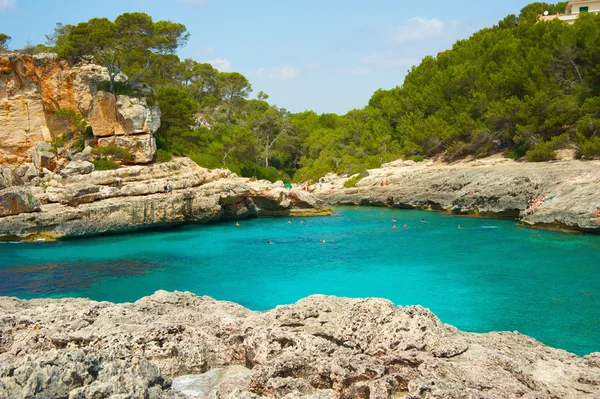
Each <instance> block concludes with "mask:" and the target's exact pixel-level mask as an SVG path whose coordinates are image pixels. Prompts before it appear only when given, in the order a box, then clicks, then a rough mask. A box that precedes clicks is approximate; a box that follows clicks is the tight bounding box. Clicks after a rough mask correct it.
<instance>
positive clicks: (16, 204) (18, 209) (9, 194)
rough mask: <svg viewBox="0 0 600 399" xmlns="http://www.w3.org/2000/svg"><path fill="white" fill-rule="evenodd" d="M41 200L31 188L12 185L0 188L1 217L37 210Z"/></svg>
mask: <svg viewBox="0 0 600 399" xmlns="http://www.w3.org/2000/svg"><path fill="white" fill-rule="evenodd" d="M40 210H41V206H40V202H39V201H38V200H37V199H36V197H35V196H34V194H33V193H32V192H31V190H29V189H25V188H20V187H11V188H7V189H4V190H0V217H2V216H10V215H18V214H25V213H30V212H37V211H40Z"/></svg>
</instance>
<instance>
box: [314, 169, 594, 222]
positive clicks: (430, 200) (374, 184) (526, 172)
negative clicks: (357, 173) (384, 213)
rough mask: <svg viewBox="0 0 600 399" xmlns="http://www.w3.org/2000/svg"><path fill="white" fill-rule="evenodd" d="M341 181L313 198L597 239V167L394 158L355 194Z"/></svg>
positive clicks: (373, 172) (332, 179) (331, 180)
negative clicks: (510, 222) (513, 222)
mask: <svg viewBox="0 0 600 399" xmlns="http://www.w3.org/2000/svg"><path fill="white" fill-rule="evenodd" d="M346 180H347V178H336V177H330V178H329V179H327V180H326V181H327V183H326V184H323V185H322V187H320V188H319V189H318V190H317V191H316V192H315V195H316V196H317V197H318V198H319V199H321V200H323V201H325V202H327V203H329V204H332V205H376V206H389V207H395V208H403V209H429V210H436V211H442V212H449V213H453V214H457V215H469V216H480V217H492V218H509V219H518V220H521V221H522V222H523V224H525V225H528V226H535V227H542V228H550V229H562V230H571V231H584V232H591V233H600V218H596V217H595V212H596V209H597V207H600V197H599V196H598V193H600V162H599V161H576V160H571V161H556V162H544V163H528V162H515V161H512V160H509V159H505V158H496V159H487V160H475V161H467V162H461V163H457V164H454V165H443V164H440V163H434V162H430V163H425V162H423V163H415V162H412V161H402V160H400V161H397V162H392V163H390V164H386V165H384V166H383V167H382V168H380V169H372V170H369V171H368V176H366V177H365V178H363V179H361V180H360V181H359V182H358V183H357V184H356V187H354V188H344V187H343V184H344V182H345V181H346ZM382 182H387V183H389V185H386V186H382V185H381V183H382ZM332 187H333V189H332ZM542 195H543V196H544V197H545V198H546V199H548V201H546V202H545V203H543V204H542V205H541V206H539V207H538V208H537V209H536V210H535V212H534V213H529V212H527V203H528V201H529V200H530V199H531V198H532V197H540V196H542Z"/></svg>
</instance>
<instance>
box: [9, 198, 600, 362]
mask: <svg viewBox="0 0 600 399" xmlns="http://www.w3.org/2000/svg"><path fill="white" fill-rule="evenodd" d="M337 211H338V212H339V213H338V214H337V215H335V216H331V217H322V218H306V222H305V223H301V221H300V219H293V223H291V224H288V220H287V219H279V218H278V219H252V220H244V221H241V222H240V223H241V226H240V227H236V226H235V224H234V223H233V222H232V223H221V224H212V225H201V226H185V227H180V228H176V229H171V230H165V231H151V232H146V233H137V234H132V235H118V236H106V237H95V238H89V239H84V240H71V241H63V242H56V243H27V244H17V243H0V295H4V296H7V295H8V296H17V297H19V298H38V297H53V298H56V297H89V298H92V299H95V300H107V301H113V302H129V301H135V300H137V299H139V298H140V297H142V296H145V295H150V294H152V293H153V292H154V291H156V290H158V289H164V290H169V291H173V290H180V291H191V292H194V293H196V294H198V295H209V296H212V297H214V298H216V299H222V300H229V301H234V302H237V303H240V304H242V305H244V306H246V307H248V308H250V309H254V310H265V309H269V308H273V307H275V306H276V305H279V304H287V303H293V302H295V301H297V300H298V299H300V298H302V297H305V296H308V295H311V294H316V293H319V294H328V295H337V296H348V297H383V298H387V299H390V300H391V301H393V302H394V303H396V304H398V305H414V304H420V305H423V306H425V307H428V308H430V309H431V310H432V311H433V312H434V313H435V314H436V315H437V316H438V317H440V319H441V320H442V321H443V322H445V323H448V324H452V325H454V326H456V327H458V328H459V329H461V330H465V331H474V332H487V331H514V330H518V331H519V332H521V333H523V334H527V335H530V336H532V337H534V338H537V339H538V340H540V341H542V342H544V343H545V344H547V345H550V346H553V347H558V348H563V349H566V350H568V351H571V352H574V353H577V354H580V355H583V354H587V353H589V352H594V351H600V257H599V256H598V254H599V253H600V237H599V236H590V235H575V234H565V233H557V232H547V231H538V230H530V229H526V228H522V227H519V226H517V224H516V222H513V221H501V220H485V219H468V218H462V217H455V216H449V215H439V214H435V213H429V212H421V211H404V210H396V209H384V208H354V207H344V208H337ZM392 218H397V222H396V225H397V227H398V228H397V229H392V224H393V223H392ZM421 218H425V223H421ZM404 224H407V225H408V228H406V229H405V228H403V225H404ZM458 224H461V225H462V226H463V227H464V228H463V229H458V228H457V226H458ZM267 240H271V241H272V242H273V244H272V245H269V244H267ZM321 240H327V241H333V242H327V243H321V242H320V241H321Z"/></svg>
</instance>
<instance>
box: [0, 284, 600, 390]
mask: <svg viewBox="0 0 600 399" xmlns="http://www.w3.org/2000/svg"><path fill="white" fill-rule="evenodd" d="M184 388H185V389H184ZM177 390H179V391H183V392H185V393H187V396H186V395H184V394H183V393H181V392H179V393H177V392H176V391H177ZM191 394H193V396H190V395H191ZM198 395H200V396H198ZM599 396H600V353H592V354H589V355H587V356H584V357H578V356H576V355H573V354H570V353H568V352H565V351H563V350H558V349H553V348H549V347H546V346H544V345H543V344H542V343H540V342H537V341H535V340H534V339H531V338H529V337H527V336H524V335H521V334H518V333H516V332H515V333H510V332H499V333H488V334H475V333H465V332H461V331H459V330H457V329H456V328H454V327H452V326H449V325H445V324H443V323H442V322H440V320H439V319H438V318H437V317H435V315H433V314H432V313H431V312H430V311H429V310H427V309H424V308H422V307H419V306H409V307H394V305H393V304H392V303H391V302H389V301H387V300H383V299H348V298H335V297H325V296H312V297H309V298H306V299H303V300H301V301H299V302H298V303H296V304H294V305H288V306H279V307H277V308H275V309H273V310H270V311H267V312H263V313H261V312H253V311H250V310H248V309H245V308H243V307H242V306H239V305H237V304H234V303H231V302H222V301H216V300H214V299H212V298H208V297H198V296H195V295H193V294H190V293H180V292H174V293H167V292H164V291H158V292H156V293H155V294H154V295H152V296H149V297H145V298H142V299H140V300H138V301H137V302H135V303H124V304H113V303H109V302H95V301H91V300H88V299H58V300H54V299H35V300H30V301H23V300H18V299H16V298H7V297H0V397H2V398H8V399H12V398H23V397H38V398H46V397H47V398H50V397H52V398H70V399H74V398H91V397H93V398H99V399H100V398H109V397H110V398H125V397H127V398H172V397H203V398H221V399H225V398H229V399H233V398H247V399H264V398H286V399H293V398H306V399H308V398H315V399H317V398H319V399H326V398H327V399H329V398H331V399H334V398H344V399H350V398H405V399H408V398H415V399H416V398H466V397H468V398H490V399H492V398H517V397H519V398H531V399H532V398H540V399H541V398H548V399H550V398H597V397H599Z"/></svg>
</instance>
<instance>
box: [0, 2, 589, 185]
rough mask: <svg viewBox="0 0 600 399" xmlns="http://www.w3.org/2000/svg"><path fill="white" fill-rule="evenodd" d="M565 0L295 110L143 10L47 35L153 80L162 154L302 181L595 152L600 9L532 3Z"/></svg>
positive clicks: (113, 70)
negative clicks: (314, 107) (327, 105)
mask: <svg viewBox="0 0 600 399" xmlns="http://www.w3.org/2000/svg"><path fill="white" fill-rule="evenodd" d="M565 6H566V2H562V3H558V4H549V3H542V2H536V3H532V4H529V5H527V6H525V7H524V8H523V9H522V10H521V12H520V13H519V14H518V15H516V14H512V15H509V16H507V17H505V18H504V19H502V20H501V21H499V22H498V24H497V25H496V26H493V27H490V28H486V29H482V30H480V31H478V32H476V33H475V34H473V36H471V37H470V38H469V39H466V40H459V41H457V42H456V43H455V44H454V45H453V46H452V48H451V49H449V50H447V51H445V52H442V53H440V54H438V55H437V56H436V57H433V56H428V57H425V58H424V59H423V60H422V62H421V63H420V64H419V65H417V66H414V67H413V68H412V69H411V70H410V71H409V73H408V75H407V76H406V78H405V80H404V82H403V84H402V85H400V86H397V87H395V88H392V89H388V90H382V89H380V90H377V91H376V92H375V93H374V94H373V95H372V97H371V99H370V100H369V102H368V104H367V105H366V106H365V107H364V108H363V109H358V110H353V111H350V112H348V113H347V114H346V115H336V114H321V115H319V114H317V113H315V112H312V111H306V112H301V113H295V114H294V113H289V112H288V111H287V110H285V109H284V108H280V107H277V106H276V105H273V104H269V103H268V102H267V100H268V99H269V96H268V95H267V94H266V93H264V92H262V91H261V92H259V93H258V94H257V95H256V97H255V98H250V94H251V93H252V86H251V84H250V82H249V81H248V79H247V78H246V77H245V76H243V75H242V74H240V73H237V72H220V71H218V70H217V69H215V68H214V67H213V66H212V65H210V64H208V63H199V62H197V61H194V60H192V59H185V60H183V61H181V60H180V59H179V57H177V55H176V54H175V51H176V49H177V48H179V47H180V46H181V45H183V44H185V42H186V40H187V38H188V36H189V35H188V33H187V31H186V29H185V26H183V25H181V24H177V23H174V22H170V21H159V22H153V21H152V19H151V18H150V17H149V16H147V15H146V14H143V13H128V14H123V15H121V16H119V17H117V18H116V19H115V21H114V22H113V21H109V20H108V19H106V18H93V19H90V20H89V21H87V22H83V23H80V24H77V25H75V26H70V25H62V24H57V27H56V29H55V31H54V33H53V34H52V35H49V36H48V37H47V39H48V43H47V44H48V45H49V46H54V47H55V50H56V51H57V52H58V54H59V55H61V56H62V57H66V58H67V59H70V60H76V59H78V58H80V57H83V56H84V55H89V54H91V55H94V56H95V57H96V59H97V60H99V61H100V62H102V63H103V64H104V65H106V67H107V68H108V70H109V73H110V75H111V86H110V89H111V90H115V86H114V78H115V77H116V75H117V74H118V73H119V72H121V71H122V72H125V73H126V74H127V75H128V76H129V80H128V84H129V85H130V86H132V85H133V84H134V83H135V82H136V81H142V82H145V83H147V84H149V85H151V86H152V87H153V88H154V89H155V93H156V94H155V97H152V96H150V97H149V98H148V101H149V102H152V101H157V102H158V104H159V105H160V108H161V111H162V125H161V127H160V129H159V131H158V133H157V144H158V147H159V149H160V150H161V153H162V154H167V155H168V154H169V153H170V154H173V155H185V156H189V157H191V158H192V159H194V160H195V161H196V162H197V163H199V164H200V165H202V166H205V167H227V168H230V169H231V170H233V171H234V172H237V173H240V174H242V175H243V176H255V177H258V178H267V179H270V180H273V181H274V180H278V179H283V180H291V179H293V180H296V181H305V180H310V179H312V180H316V179H318V178H319V177H322V176H324V175H325V174H327V173H329V172H336V173H342V174H344V173H346V174H354V173H359V172H364V171H365V169H369V168H375V167H379V166H380V165H381V164H382V163H385V162H389V161H392V160H395V159H398V158H399V157H403V158H404V159H413V160H417V161H418V160H422V159H423V158H424V157H432V156H443V157H444V158H445V159H446V160H448V161H453V160H455V159H458V158H461V157H465V156H475V157H478V156H486V155H490V154H494V153H502V154H504V155H505V156H507V157H511V158H515V159H527V160H529V161H545V160H551V159H554V158H555V157H556V151H557V150H558V149H563V148H570V149H573V150H575V151H576V153H577V155H578V156H579V157H581V158H584V159H587V158H594V157H600V14H593V13H586V14H581V15H580V16H579V18H578V19H577V20H576V22H575V24H574V25H569V24H567V23H565V22H562V21H560V20H553V21H549V22H539V18H538V16H539V14H542V13H543V12H544V11H548V12H549V13H562V12H564V10H565ZM5 36H6V35H5ZM2 37H3V36H1V35H0V40H1V39H2ZM4 44H5V43H4ZM39 46H40V45H38V46H37V47H39ZM37 47H32V49H33V50H35V49H36V48H37ZM167 158H168V157H167Z"/></svg>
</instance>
